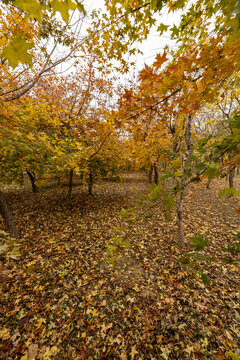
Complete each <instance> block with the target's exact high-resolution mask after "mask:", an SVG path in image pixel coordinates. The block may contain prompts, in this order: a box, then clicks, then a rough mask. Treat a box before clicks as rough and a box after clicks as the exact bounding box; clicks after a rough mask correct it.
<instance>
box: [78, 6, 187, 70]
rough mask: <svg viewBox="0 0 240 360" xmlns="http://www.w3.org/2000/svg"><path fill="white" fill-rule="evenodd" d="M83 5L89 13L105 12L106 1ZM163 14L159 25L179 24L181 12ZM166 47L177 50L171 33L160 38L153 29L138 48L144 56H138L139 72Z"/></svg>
mask: <svg viewBox="0 0 240 360" xmlns="http://www.w3.org/2000/svg"><path fill="white" fill-rule="evenodd" d="M83 4H84V6H85V8H86V10H87V11H91V10H93V9H102V10H103V11H104V0H84V1H83ZM162 12H163V14H162V16H161V15H160V14H159V15H157V16H158V18H159V20H158V21H157V24H158V25H159V24H160V23H164V24H165V25H170V28H171V27H172V26H173V24H175V25H178V24H179V22H180V12H175V13H174V15H173V14H172V13H170V14H168V13H167V11H166V9H163V11H162ZM156 14H157V13H156ZM166 45H168V46H169V47H170V48H171V49H173V50H174V49H177V45H176V42H175V41H174V40H171V37H170V32H169V31H168V32H166V33H164V34H163V35H162V36H159V33H158V32H157V27H155V28H152V30H151V33H150V34H149V35H148V38H147V40H145V41H144V42H143V43H142V44H140V43H139V44H138V48H139V49H140V50H141V51H142V52H143V55H141V54H138V55H137V56H136V68H137V70H140V69H142V68H143V66H144V63H146V64H147V65H151V64H152V62H153V61H154V58H155V56H156V54H157V53H159V52H160V53H162V52H163V50H164V47H165V46H166ZM133 61H134V60H133Z"/></svg>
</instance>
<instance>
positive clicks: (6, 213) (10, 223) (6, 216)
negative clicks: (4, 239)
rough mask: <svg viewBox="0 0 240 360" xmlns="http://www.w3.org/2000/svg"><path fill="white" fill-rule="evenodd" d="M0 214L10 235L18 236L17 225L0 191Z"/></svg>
mask: <svg viewBox="0 0 240 360" xmlns="http://www.w3.org/2000/svg"><path fill="white" fill-rule="evenodd" d="M0 214H1V215H2V217H3V220H4V222H5V224H6V227H7V229H8V231H9V233H10V235H11V236H12V237H18V231H17V227H16V224H15V221H14V217H13V214H12V212H11V210H10V208H9V206H8V204H7V201H6V199H5V196H4V194H3V193H2V192H1V191H0Z"/></svg>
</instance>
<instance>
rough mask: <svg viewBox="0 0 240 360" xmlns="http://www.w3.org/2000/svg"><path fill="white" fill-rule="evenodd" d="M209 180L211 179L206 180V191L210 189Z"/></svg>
mask: <svg viewBox="0 0 240 360" xmlns="http://www.w3.org/2000/svg"><path fill="white" fill-rule="evenodd" d="M211 180H212V179H208V182H207V184H206V188H207V189H210V184H211Z"/></svg>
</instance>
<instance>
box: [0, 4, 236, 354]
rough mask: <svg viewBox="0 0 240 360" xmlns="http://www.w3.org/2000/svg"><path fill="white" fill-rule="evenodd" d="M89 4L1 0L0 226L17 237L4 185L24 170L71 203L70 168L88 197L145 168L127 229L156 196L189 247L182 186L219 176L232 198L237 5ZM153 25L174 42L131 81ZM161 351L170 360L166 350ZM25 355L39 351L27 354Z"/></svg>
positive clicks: (146, 213) (200, 244)
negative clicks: (172, 19) (169, 19)
mask: <svg viewBox="0 0 240 360" xmlns="http://www.w3.org/2000/svg"><path fill="white" fill-rule="evenodd" d="M90 5H91V4H90V2H88V1H84V2H82V1H77V0H28V1H24V0H3V1H2V2H1V5H0V33H1V37H0V54H1V63H0V185H1V186H0V214H1V216H2V218H3V220H4V229H6V230H7V231H8V233H9V234H10V236H11V238H21V231H20V230H19V229H18V227H17V225H16V221H15V216H14V213H13V211H12V210H11V208H12V204H11V202H8V201H7V200H6V196H5V195H6V194H5V190H4V189H5V185H6V184H7V185H9V184H18V185H22V184H23V183H24V181H25V180H24V179H25V178H26V177H29V181H30V183H31V187H32V192H33V193H34V194H35V193H39V192H40V193H41V192H42V191H44V190H43V188H44V186H43V185H44V184H47V183H48V182H49V181H53V180H54V182H55V183H54V184H55V185H54V186H56V187H57V186H61V185H62V184H63V183H64V182H66V181H67V188H66V189H65V195H66V199H67V202H68V204H69V206H71V205H70V204H71V200H72V190H73V179H74V176H77V177H78V179H80V181H81V184H82V186H83V187H84V188H87V192H88V195H89V198H91V196H92V195H93V194H94V185H95V184H97V183H101V182H102V181H103V180H106V179H108V180H109V179H110V180H111V179H112V180H120V179H121V174H122V173H123V172H127V171H129V170H130V171H133V172H135V171H138V170H141V171H145V173H146V177H147V179H148V182H149V185H150V190H149V192H148V193H147V194H145V195H143V196H142V197H141V199H139V201H138V204H137V205H136V206H135V207H134V208H130V209H123V210H122V213H121V214H122V215H120V214H119V217H121V216H122V217H123V218H124V219H125V220H126V222H127V223H128V224H130V225H128V226H131V224H132V223H136V222H137V219H138V220H139V222H141V221H142V219H143V218H146V217H148V218H151V216H152V210H154V208H157V206H158V205H159V204H160V206H161V209H162V211H163V212H164V214H165V217H166V219H167V220H168V221H169V223H171V221H173V220H172V216H173V217H175V220H176V233H174V244H176V246H177V248H178V250H179V251H182V250H184V249H186V248H187V246H189V242H188V240H187V238H186V234H185V225H184V222H185V213H184V210H183V209H184V201H185V199H186V194H187V193H188V192H189V188H191V189H192V188H194V186H199V184H200V185H201V186H205V187H206V191H208V189H211V186H212V180H213V179H219V178H220V179H221V178H226V179H227V182H226V186H225V187H224V189H222V190H221V192H220V196H222V197H223V196H225V197H226V198H228V199H229V198H231V197H234V196H236V197H238V196H239V193H238V190H237V189H236V188H235V181H236V176H237V175H238V174H239V167H240V87H239V86H240V25H239V24H240V3H239V1H238V0H232V1H226V0H216V1H215V0H214V1H210V0H205V1H201V0H196V1H189V0H169V1H162V0H151V1H146V0H105V5H104V8H103V9H97V10H89V9H88V6H90ZM164 12H165V13H166V12H167V13H172V14H175V16H176V18H178V20H179V21H178V25H176V24H175V25H172V26H170V25H168V24H164V23H162V20H161V15H162V14H163V13H164ZM152 29H155V30H156V31H157V33H158V35H159V38H160V37H161V36H164V34H166V33H167V34H170V35H169V36H171V38H172V39H174V40H175V41H176V44H177V46H176V48H177V50H172V49H171V48H170V47H168V46H167V45H166V46H165V48H164V50H163V51H161V52H159V53H158V54H157V55H156V57H155V59H154V60H153V62H152V64H151V65H146V64H145V65H144V66H143V68H141V69H137V72H138V73H137V77H136V81H132V80H130V75H129V74H130V73H131V71H132V68H133V67H134V63H135V56H136V54H137V53H139V52H140V50H139V44H140V43H142V42H143V41H145V40H146V39H148V36H149V34H151V31H152ZM119 79H120V80H119ZM36 196H37V194H36ZM239 209H240V208H237V210H236V211H237V213H239ZM134 226H135V225H133V227H134ZM118 231H119V232H121V231H122V230H117V231H116V233H117V235H116V237H115V238H114V239H115V240H114V241H115V243H114V244H112V245H110V253H111V252H112V253H113V255H111V257H110V263H112V264H113V265H115V264H116V257H117V255H116V253H117V251H118V250H119V249H121V248H125V247H126V248H129V243H128V242H127V241H124V240H123V239H122V238H121V236H119V234H118ZM128 231H130V230H129V228H128ZM196 235H197V236H198V237H196V238H195V245H196V244H197V245H196V248H197V249H198V250H199V249H200V250H202V249H203V248H204V246H205V245H206V244H207V240H206V239H205V238H204V237H201V234H200V235H199V234H198V231H196ZM106 236H107V235H106ZM193 243H194V240H193ZM4 246H5V245H4ZM4 249H5V248H4ZM203 279H205V280H206V278H204V276H203ZM207 281H208V280H206V282H207ZM130 301H131V300H130ZM135 310H136V309H135ZM147 327H148V328H149V330H150V331H151V325H147ZM106 331H107V330H106ZM4 334H5V333H4ZM84 334H85V332H83V336H82V337H83V338H85V335H84ZM4 336H5V335H3V337H4ZM6 336H7V335H6ZM6 336H5V337H6ZM134 349H135V348H134V347H132V348H131V355H129V356H130V357H129V358H131V359H134V358H135V355H136V354H137V352H135V350H134ZM31 351H33V353H34V349H33V348H31ZM31 351H30V353H31ZM189 351H190V353H189V354H191V348H190V350H189ZM163 354H164V352H163ZM232 354H233V355H232V356H233V357H232V359H237V358H238V357H234V356H235V355H236V356H238V355H237V354H235V353H234V352H233V353H232ZM31 356H32V357H31ZM51 356H52V355H51V354H50V355H49V357H47V355H46V356H45V358H46V359H48V358H51ZM84 356H85V355H81V357H80V358H81V359H85V358H87V357H84ZM164 356H165V357H164ZM162 357H163V358H164V359H168V355H166V353H165V355H162ZM28 358H30V359H35V355H31V354H30V355H29V353H28ZM76 358H77V357H76ZM109 358H110V357H109ZM189 358H190V357H189ZM196 358H198V357H196ZM21 359H25V358H23V357H22V358H21ZM122 359H127V357H124V356H123V357H122ZM169 359H171V357H170V358H169ZM216 359H222V358H221V357H216ZM226 359H227V357H226Z"/></svg>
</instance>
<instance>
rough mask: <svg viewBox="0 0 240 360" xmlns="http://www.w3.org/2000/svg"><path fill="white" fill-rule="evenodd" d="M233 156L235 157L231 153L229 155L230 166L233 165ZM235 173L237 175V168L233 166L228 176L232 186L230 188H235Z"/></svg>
mask: <svg viewBox="0 0 240 360" xmlns="http://www.w3.org/2000/svg"><path fill="white" fill-rule="evenodd" d="M233 157H234V155H231V154H229V155H228V160H229V161H230V166H231V161H232V159H233ZM234 175H235V169H234V168H232V169H231V170H230V172H229V176H228V180H229V182H228V183H229V187H230V188H233V187H234V184H233V178H234Z"/></svg>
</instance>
